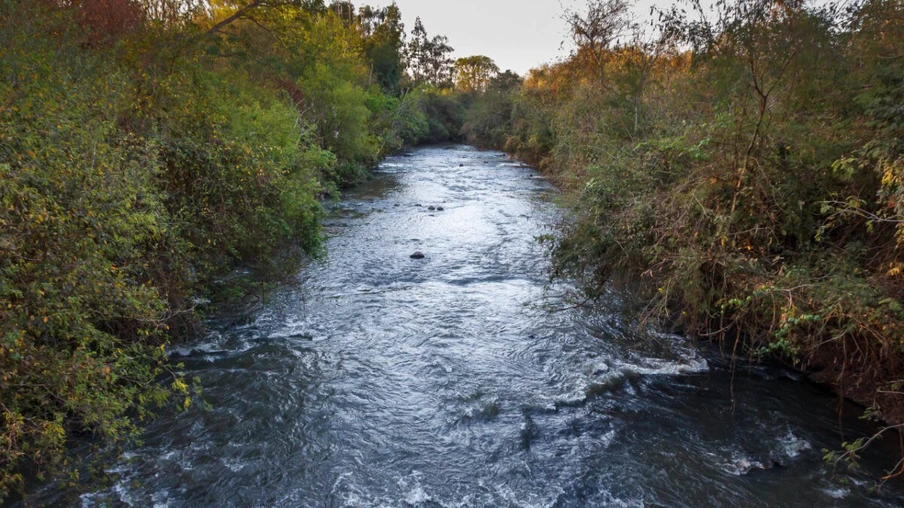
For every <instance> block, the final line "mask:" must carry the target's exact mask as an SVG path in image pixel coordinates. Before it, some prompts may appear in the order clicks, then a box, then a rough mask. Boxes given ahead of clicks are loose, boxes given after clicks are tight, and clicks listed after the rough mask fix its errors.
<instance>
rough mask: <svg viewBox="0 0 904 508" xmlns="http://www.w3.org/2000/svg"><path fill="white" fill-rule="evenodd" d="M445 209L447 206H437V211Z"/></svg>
mask: <svg viewBox="0 0 904 508" xmlns="http://www.w3.org/2000/svg"><path fill="white" fill-rule="evenodd" d="M443 210H445V208H443V207H441V206H437V207H436V211H437V212H442V211H443Z"/></svg>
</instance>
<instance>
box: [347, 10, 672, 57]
mask: <svg viewBox="0 0 904 508" xmlns="http://www.w3.org/2000/svg"><path fill="white" fill-rule="evenodd" d="M653 1H654V0H641V1H640V2H637V3H638V5H637V7H636V8H635V11H636V12H637V13H638V15H641V16H643V17H646V16H647V15H648V14H649V11H650V10H649V5H650V4H651V3H653ZM359 3H360V4H364V3H370V4H371V5H374V6H385V5H389V4H390V3H392V0H370V1H369V2H364V1H359V2H355V4H356V5H357V4H359ZM658 3H661V4H665V5H668V4H669V3H670V2H663V1H661V0H660V1H659V2H658ZM396 4H397V5H398V6H399V8H400V9H401V10H402V19H403V21H404V23H405V31H406V32H407V33H408V34H410V33H411V29H412V28H414V19H415V17H417V16H420V17H421V21H423V23H424V28H426V29H427V33H428V34H429V35H430V36H431V37H432V36H434V35H445V36H446V37H448V38H449V45H450V46H452V47H453V48H455V54H454V57H455V58H460V57H466V56H471V55H486V56H488V57H490V58H492V59H493V60H494V61H495V62H496V65H498V66H499V68H500V69H501V70H506V69H511V70H513V71H515V72H517V73H518V74H521V75H524V74H526V73H527V71H528V70H530V69H531V68H532V67H537V66H538V65H541V64H544V63H548V62H551V61H554V60H556V59H561V58H563V57H566V56H568V53H569V51H570V49H571V47H572V46H571V45H570V43H569V41H568V34H567V30H566V26H565V22H564V21H562V12H563V10H564V7H569V6H570V7H572V8H573V9H575V10H577V11H579V12H580V11H582V9H581V6H582V5H586V4H585V3H584V2H583V1H582V0H396ZM563 41H564V42H565V46H564V47H562V42H563Z"/></svg>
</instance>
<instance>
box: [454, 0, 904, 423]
mask: <svg viewBox="0 0 904 508" xmlns="http://www.w3.org/2000/svg"><path fill="white" fill-rule="evenodd" d="M620 4H621V2H619V1H618V0H609V1H606V2H590V4H589V5H590V6H591V8H592V9H595V11H594V12H596V13H605V14H606V15H604V16H602V17H600V16H589V15H584V16H582V15H575V16H573V17H572V18H570V20H571V23H572V28H573V29H574V35H575V42H576V43H577V46H578V50H577V51H576V52H575V54H574V55H573V57H572V58H571V59H569V60H567V61H565V62H562V63H560V64H556V65H552V66H547V67H544V68H541V69H537V70H534V71H532V73H531V74H530V76H528V77H527V79H526V80H525V82H524V84H523V86H522V87H521V90H520V93H518V94H515V95H509V96H500V95H496V96H492V95H489V94H487V95H486V96H484V98H483V99H482V101H484V103H483V104H481V105H480V107H479V108H477V109H476V110H472V112H471V113H470V114H471V115H474V116H475V118H474V119H472V120H471V121H469V122H468V123H466V129H465V130H466V131H467V133H468V135H469V136H471V137H472V138H473V139H488V137H489V139H493V142H494V143H496V144H497V145H499V146H504V147H506V149H508V150H510V151H513V152H516V153H518V154H520V155H521V156H523V157H524V158H527V159H529V160H532V161H535V162H538V163H540V164H541V166H542V167H543V168H544V169H545V170H547V171H549V172H550V173H551V174H552V175H553V176H554V177H555V178H556V179H557V180H558V181H559V182H560V183H561V184H562V185H563V186H564V187H565V188H567V189H568V190H569V193H568V194H569V196H570V197H571V199H572V202H573V208H572V210H573V212H574V213H573V217H572V218H573V220H570V221H569V222H568V223H567V224H566V225H565V226H564V234H563V235H562V236H561V237H559V238H557V239H555V240H554V241H553V242H552V255H553V259H554V261H555V263H554V267H555V268H554V274H553V275H555V276H567V277H574V278H577V280H579V281H580V283H581V284H582V286H583V289H584V292H585V293H586V294H587V295H589V296H591V297H598V296H601V295H603V294H604V291H605V288H606V287H607V285H609V284H612V283H613V282H619V281H620V282H626V281H630V282H631V283H632V284H634V283H636V282H638V281H640V282H641V283H642V284H641V291H642V295H646V296H647V297H648V298H649V300H650V301H651V304H650V307H649V311H650V312H649V314H650V316H651V317H661V318H663V319H664V320H665V321H667V322H669V323H672V324H676V325H678V326H681V327H682V328H684V329H686V330H688V331H690V332H692V333H695V334H697V335H699V336H704V337H711V338H714V339H719V340H723V341H726V342H727V344H728V346H729V347H728V350H730V351H734V352H736V353H738V354H749V355H753V356H757V355H760V354H765V353H775V354H778V355H781V356H784V357H786V358H787V359H789V361H794V362H800V363H803V364H804V365H808V366H809V367H810V368H812V369H814V370H821V371H822V372H821V377H822V379H825V380H826V381H829V382H831V383H834V384H835V385H836V386H837V387H838V388H839V389H840V390H841V391H842V392H843V393H845V394H847V395H852V396H855V397H857V398H859V399H860V400H862V401H864V402H867V403H869V404H870V405H872V409H873V414H879V415H881V416H883V417H885V418H886V419H887V420H890V421H892V422H893V423H901V422H904V404H902V399H904V397H900V390H899V388H900V386H901V385H902V379H904V378H902V368H904V307H902V304H901V302H902V296H904V294H902V289H904V285H902V283H901V282H902V279H901V277H902V266H904V265H902V264H901V260H900V247H901V239H902V238H904V237H902V234H901V231H902V226H901V225H902V220H904V215H902V213H904V207H902V205H901V197H902V196H904V194H902V191H901V189H902V179H901V174H902V170H904V144H902V143H904V141H902V140H904V121H902V119H904V114H902V113H904V110H902V109H901V104H902V103H904V102H902V99H904V96H902V93H904V92H902V90H904V86H902V84H904V71H902V69H904V66H902V65H901V55H902V54H904V23H902V20H904V16H902V14H904V4H902V3H901V2H900V1H897V0H871V1H866V2H863V3H861V4H857V5H856V6H854V7H850V8H846V9H843V8H842V7H839V6H835V5H827V6H825V5H824V6H822V7H812V8H810V7H807V6H805V5H801V4H799V3H791V4H789V3H787V2H771V1H768V0H737V1H735V2H725V3H722V4H720V5H721V7H722V8H721V10H720V11H719V12H714V13H707V12H705V11H704V10H703V9H702V8H701V7H700V5H699V3H694V2H692V3H691V7H692V8H691V9H690V11H691V12H692V13H693V12H699V13H704V14H705V15H701V16H699V17H697V18H689V17H687V15H685V14H683V12H682V11H681V10H678V9H676V10H673V11H670V12H666V13H664V15H663V16H662V17H661V18H659V19H661V22H660V23H659V24H658V26H657V29H656V31H655V33H653V34H650V33H645V32H643V31H641V30H639V25H638V24H636V23H634V22H632V21H631V20H630V19H628V18H627V17H626V16H627V15H626V14H625V13H626V12H627V10H625V9H621V8H620ZM588 23H590V24H593V23H596V24H598V25H599V26H596V29H595V30H590V29H589V28H588V27H589V25H588ZM610 29H611V30H610ZM607 30H610V31H609V32H607ZM607 33H611V34H615V33H618V34H620V35H619V36H617V37H616V36H614V35H613V36H612V37H611V38H609V39H606V37H605V35H606V34H607ZM588 34H589V35H588ZM626 34H627V35H626ZM591 35H592V37H593V38H592V40H591V39H590V38H588V37H590V36H591ZM489 111H499V112H501V114H498V115H497V114H489V113H487V112H489ZM506 111H511V113H510V114H509V115H508V116H505V112H506ZM493 117H499V118H500V119H499V120H496V119H494V118H493ZM491 118H493V119H492V120H489V119H491ZM500 129H504V130H505V131H506V132H507V138H506V140H505V141H504V143H499V139H500V138H499V135H498V134H494V133H498V132H499V131H500Z"/></svg>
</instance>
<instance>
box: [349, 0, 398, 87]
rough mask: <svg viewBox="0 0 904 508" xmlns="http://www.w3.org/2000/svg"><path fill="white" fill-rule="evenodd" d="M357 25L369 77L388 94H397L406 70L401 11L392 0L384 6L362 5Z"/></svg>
mask: <svg viewBox="0 0 904 508" xmlns="http://www.w3.org/2000/svg"><path fill="white" fill-rule="evenodd" d="M359 24H360V27H361V30H362V32H363V35H364V52H365V56H366V57H367V59H368V60H369V61H370V65H371V77H372V79H374V80H376V82H377V83H378V84H379V85H380V86H381V87H382V88H383V90H384V91H385V92H386V93H388V94H390V95H398V93H399V92H400V89H401V81H402V74H403V72H404V70H405V58H404V51H405V25H404V24H403V23H402V12H401V11H400V10H399V7H398V6H397V5H396V4H395V3H393V4H392V5H390V6H388V7H384V8H383V9H374V8H372V7H370V6H365V7H362V8H361V11H360V14H359Z"/></svg>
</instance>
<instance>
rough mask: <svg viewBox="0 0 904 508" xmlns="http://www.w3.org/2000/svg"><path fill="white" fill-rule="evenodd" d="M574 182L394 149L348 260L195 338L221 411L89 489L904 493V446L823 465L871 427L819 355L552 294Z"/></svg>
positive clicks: (363, 498)
mask: <svg viewBox="0 0 904 508" xmlns="http://www.w3.org/2000/svg"><path fill="white" fill-rule="evenodd" d="M554 194H555V189H554V188H553V187H552V186H551V185H550V184H549V183H548V182H546V181H545V180H543V179H542V178H541V177H540V175H539V174H538V173H536V172H535V171H534V170H532V169H530V168H528V167H525V166H522V165H521V164H518V163H517V162H512V161H510V160H508V159H507V158H505V157H504V156H503V154H501V153H499V152H488V151H478V150H476V149H473V148H470V147H464V146H446V147H431V148H424V149H418V150H416V151H413V152H411V153H408V154H405V155H400V156H396V157H392V158H390V159H388V160H386V161H385V162H384V163H383V164H382V165H381V167H380V169H379V170H378V171H377V174H376V177H375V178H374V179H373V180H372V181H371V182H369V183H368V184H365V185H363V186H361V187H360V188H358V189H356V190H355V191H353V192H351V193H349V194H348V195H347V196H346V198H345V199H344V200H343V201H341V202H339V203H336V204H334V205H332V208H333V211H332V213H331V215H330V217H329V219H328V223H327V228H328V231H329V232H330V233H331V237H330V239H329V241H328V248H329V256H328V260H327V261H326V262H325V263H323V264H311V265H310V266H307V267H305V268H303V269H302V270H301V272H300V273H299V275H298V282H299V283H298V284H290V285H287V286H285V287H283V288H281V289H279V290H278V291H276V292H275V293H274V294H271V295H269V296H268V298H267V301H266V304H265V305H263V306H261V307H260V308H259V309H258V310H256V311H255V312H254V313H253V315H251V316H250V319H247V320H244V321H241V320H234V319H233V320H231V319H228V317H225V318H218V319H214V320H212V322H211V324H210V332H209V333H208V334H207V336H206V337H205V338H204V339H203V340H199V341H197V342H194V343H191V344H188V345H185V346H182V347H180V348H178V349H176V350H175V351H174V353H173V355H174V357H176V359H177V360H178V361H181V362H184V364H185V369H186V371H187V373H188V375H189V377H193V376H198V377H200V378H201V380H202V384H203V385H204V387H205V392H204V398H205V400H206V401H207V402H209V404H210V405H211V408H210V409H209V410H207V411H203V410H192V411H189V412H187V413H182V414H170V415H163V416H162V417H161V418H159V419H158V420H156V421H154V422H152V423H151V424H150V426H149V428H148V430H147V432H146V434H145V436H144V438H143V443H142V444H141V445H137V446H133V447H132V448H131V449H130V450H128V453H127V454H126V458H125V459H123V461H122V462H121V463H119V464H118V465H114V466H111V468H110V472H112V473H115V474H116V475H117V480H116V481H115V482H114V484H113V486H112V487H110V488H108V489H105V490H102V491H99V492H92V493H88V494H84V495H82V496H81V497H80V498H78V499H77V502H79V503H80V504H81V505H83V506H100V505H103V504H104V503H112V504H113V505H116V506H120V505H122V506H142V507H143V506H171V507H199V506H211V507H222V506H312V507H314V506H318V507H319V506H393V507H394V506H418V507H435V506H443V507H470V506H474V507H477V506H501V507H506V506H511V507H520V506H524V507H527V506H538V507H546V506H548V507H566V506H688V507H694V508H698V507H701V506H745V507H746V506H764V507H765V506H770V507H772V506H900V505H902V504H904V497H902V489H901V488H900V484H899V483H890V484H887V485H886V486H885V487H884V488H883V489H881V490H880V491H878V492H875V491H873V490H871V489H870V488H869V487H870V485H872V484H873V483H874V479H875V478H876V477H877V476H878V475H881V473H882V469H881V467H880V466H883V467H891V465H892V464H893V462H894V457H895V455H894V448H893V447H891V446H890V443H886V444H882V445H880V446H878V447H877V448H875V449H874V450H873V452H872V453H871V454H870V455H869V456H868V457H866V459H865V464H864V465H865V471H863V472H860V473H852V472H848V471H847V470H846V469H844V468H833V467H832V466H830V465H828V464H826V463H825V462H824V461H823V460H822V455H823V449H824V448H831V449H835V448H837V447H838V446H839V443H840V440H841V432H840V429H839V425H840V424H841V425H842V427H843V428H844V430H845V437H846V438H848V439H851V438H855V437H858V436H861V435H863V434H864V433H866V432H869V430H870V427H866V426H865V424H863V423H861V422H859V421H858V420H857V418H856V409H852V408H848V411H847V413H848V415H849V416H847V417H845V418H843V419H841V420H839V418H838V415H837V411H836V410H837V407H838V402H837V400H836V399H835V398H833V397H831V396H830V395H829V394H827V393H825V392H824V391H823V390H821V389H820V388H818V387H815V386H813V385H811V384H809V383H807V382H804V381H802V380H801V379H799V376H798V375H797V374H796V373H795V372H793V371H790V370H784V369H781V368H778V367H774V366H754V367H749V366H748V367H744V368H740V369H739V370H738V371H737V372H736V374H735V376H734V379H733V382H732V375H731V372H730V371H729V369H728V368H727V362H726V361H725V360H724V358H723V357H722V356H720V355H719V354H718V353H714V352H705V351H702V350H701V349H700V348H699V347H697V346H696V345H695V344H693V343H692V342H690V341H688V340H686V339H684V338H682V337H680V336H675V335H670V334H664V333H656V332H654V331H649V330H641V329H640V328H639V327H638V326H637V324H636V323H635V321H634V319H632V316H631V313H630V312H626V311H625V310H624V306H623V305H622V304H621V303H620V301H619V298H618V297H617V296H616V295H613V296H612V298H611V300H610V301H606V302H602V303H601V304H600V305H598V306H595V307H593V308H577V309H570V310H562V311H559V312H549V308H550V307H557V306H558V307H563V306H564V305H565V304H563V303H562V302H561V301H559V299H558V296H557V295H559V294H560V293H561V292H562V289H563V288H561V287H555V286H553V287H547V280H546V272H545V267H546V260H545V259H544V255H543V252H544V251H543V248H542V246H540V245H538V244H537V242H536V241H535V237H537V236H538V235H543V234H549V233H552V232H553V229H552V228H553V226H554V225H555V223H556V222H557V220H558V219H559V213H560V212H559V210H558V209H557V207H556V206H555V205H554V204H553V203H552V202H551V201H550V199H549V196H551V195H554ZM418 205H420V206H418ZM430 206H433V207H442V208H443V210H430V209H429V208H428V207H430ZM415 251H421V252H423V253H424V255H425V258H424V259H420V260H415V259H411V258H410V257H409V256H410V255H411V254H412V253H413V252H415ZM732 388H733V390H732ZM732 392H733V393H734V403H732ZM889 461H891V462H889ZM45 496H46V497H45V501H47V502H48V504H53V503H54V499H55V498H54V496H53V495H52V494H47V493H45ZM61 499H62V498H56V502H57V503H59V504H63V501H62V500H61Z"/></svg>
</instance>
